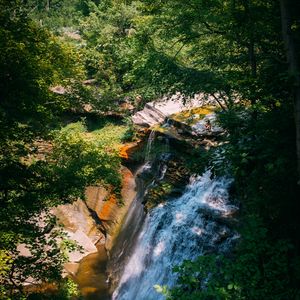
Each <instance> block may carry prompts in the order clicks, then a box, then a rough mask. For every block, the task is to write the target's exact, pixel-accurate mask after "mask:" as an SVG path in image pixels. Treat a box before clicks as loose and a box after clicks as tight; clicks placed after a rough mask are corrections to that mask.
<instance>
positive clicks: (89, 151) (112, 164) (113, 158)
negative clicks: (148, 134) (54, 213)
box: [53, 122, 122, 197]
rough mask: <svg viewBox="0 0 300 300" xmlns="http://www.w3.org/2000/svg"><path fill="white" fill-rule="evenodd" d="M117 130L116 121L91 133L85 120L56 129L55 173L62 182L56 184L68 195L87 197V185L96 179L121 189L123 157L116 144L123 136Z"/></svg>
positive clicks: (58, 180)
mask: <svg viewBox="0 0 300 300" xmlns="http://www.w3.org/2000/svg"><path fill="white" fill-rule="evenodd" d="M117 133H118V129H116V128H115V127H114V126H112V125H107V126H105V127H104V128H102V129H100V130H97V131H94V132H93V133H88V132H87V131H86V127H85V126H84V124H83V123H82V122H77V123H71V124H69V125H67V126H66V127H64V128H63V129H62V130H61V131H59V132H57V133H56V137H55V139H54V149H53V160H54V162H55V163H54V165H53V174H56V176H57V178H55V179H54V180H55V181H56V182H57V183H59V185H58V186H57V185H56V188H62V191H61V192H63V191H64V193H65V197H68V196H69V195H70V194H73V195H74V196H77V197H80V196H81V197H83V192H84V187H85V186H87V185H88V184H96V183H98V184H99V183H102V184H110V185H112V187H113V188H115V189H116V191H119V189H120V175H119V173H118V171H119V169H120V159H119V157H118V151H117V150H118V149H116V148H114V146H115V147H116V144H115V143H116V142H117V141H118V139H120V137H121V136H122V133H120V136H119V138H118V136H117ZM99 181H100V182H99ZM53 190H55V188H54V189H53ZM70 191H72V193H71V192H70Z"/></svg>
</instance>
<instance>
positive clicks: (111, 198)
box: [85, 167, 136, 249]
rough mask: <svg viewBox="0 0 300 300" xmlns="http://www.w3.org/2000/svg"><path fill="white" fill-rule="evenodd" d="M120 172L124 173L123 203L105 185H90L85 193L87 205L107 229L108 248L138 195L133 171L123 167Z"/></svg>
mask: <svg viewBox="0 0 300 300" xmlns="http://www.w3.org/2000/svg"><path fill="white" fill-rule="evenodd" d="M120 172H121V175H122V188H121V197H122V202H123V203H122V204H120V203H119V202H118V199H117V198H116V195H115V194H111V193H110V191H108V190H106V189H105V188H103V187H97V186H92V187H88V188H87V189H86V193H85V195H86V204H87V206H88V207H89V208H90V209H91V210H93V211H94V212H95V213H96V214H97V216H98V218H99V220H100V221H101V224H102V227H103V228H104V229H105V232H106V243H105V244H106V248H107V249H111V247H112V245H113V243H114V239H115V237H116V235H117V233H118V232H119V230H120V228H121V225H122V222H123V220H124V218H125V216H126V213H127V211H128V208H129V206H130V204H131V203H132V201H133V200H134V198H135V195H136V191H135V186H136V185H135V179H134V176H133V174H132V173H131V171H130V170H129V169H127V168H125V167H122V168H121V171H120Z"/></svg>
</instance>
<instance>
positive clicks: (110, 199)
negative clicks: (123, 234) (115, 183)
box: [52, 167, 136, 275]
mask: <svg viewBox="0 0 300 300" xmlns="http://www.w3.org/2000/svg"><path fill="white" fill-rule="evenodd" d="M120 172H121V174H122V189H121V197H122V203H120V200H121V199H120V200H118V199H117V198H116V196H115V195H114V194H113V193H112V192H111V191H110V190H109V189H106V188H104V187H103V186H90V187H88V188H87V189H86V192H85V198H86V199H85V201H83V200H81V199H79V200H77V201H75V202H73V203H72V204H64V205H59V206H57V207H55V208H54V209H53V210H52V213H53V214H54V215H55V216H56V218H57V221H58V223H59V224H60V225H62V226H63V228H64V231H65V232H66V233H67V235H68V237H69V239H70V240H73V241H75V242H77V244H78V245H79V246H80V247H81V250H80V251H79V250H76V251H73V252H71V253H69V262H68V263H66V264H65V270H66V271H67V272H68V273H70V274H73V275H74V274H75V273H76V272H77V270H78V267H79V262H80V261H81V260H82V259H83V258H84V257H86V256H87V255H90V254H92V253H96V252H97V251H98V250H99V249H103V247H105V249H106V250H107V251H109V250H110V249H111V248H112V246H113V244H114V240H115V237H116V235H117V233H118V232H119V230H120V228H121V225H122V222H123V220H124V218H125V216H126V213H127V210H128V208H129V206H130V204H131V203H132V201H133V200H134V198H135V196H136V191H135V187H136V186H135V178H134V176H133V174H132V173H131V171H130V170H129V169H127V168H125V167H122V168H121V170H120ZM101 251H102V250H101Z"/></svg>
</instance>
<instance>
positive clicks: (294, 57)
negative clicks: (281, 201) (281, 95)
mask: <svg viewBox="0 0 300 300" xmlns="http://www.w3.org/2000/svg"><path fill="white" fill-rule="evenodd" d="M280 7H281V22H282V34H283V40H284V43H285V47H286V57H287V60H288V64H289V76H290V82H291V90H292V94H293V98H294V106H295V124H296V147H297V165H298V184H299V185H300V38H299V36H300V25H299V24H300V12H299V11H300V5H299V3H298V2H296V1H290V0H281V1H280Z"/></svg>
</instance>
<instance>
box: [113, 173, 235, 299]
mask: <svg viewBox="0 0 300 300" xmlns="http://www.w3.org/2000/svg"><path fill="white" fill-rule="evenodd" d="M229 185H230V180H229V179H226V178H218V179H211V173H210V171H207V172H205V173H204V174H203V175H202V176H200V177H197V178H192V179H191V183H190V184H189V186H188V187H187V188H186V191H185V193H184V194H183V195H182V196H181V197H179V198H177V199H175V200H172V201H169V202H166V203H165V204H160V205H159V206H158V207H156V208H154V209H152V210H151V211H150V212H149V213H148V214H147V216H146V219H145V221H144V224H143V227H142V230H141V232H140V234H139V236H138V238H137V241H136V246H135V248H134V249H133V251H131V255H130V258H129V260H128V261H127V264H126V266H125V268H124V271H123V274H122V276H121V278H120V280H119V285H118V287H117V289H116V290H115V292H114V293H113V296H112V298H113V299H114V300H158V299H164V296H163V295H161V294H159V293H157V292H156V290H155V288H154V285H157V284H158V285H167V286H169V287H171V286H172V285H173V284H174V283H175V281H176V275H175V274H174V273H173V272H172V268H173V267H174V266H176V265H180V264H181V263H182V262H183V261H184V260H186V259H189V260H193V259H195V258H196V257H198V256H199V255H201V254H205V253H207V252H211V251H214V252H218V253H220V252H226V251H228V250H229V249H230V247H231V245H232V243H233V242H234V240H236V239H237V237H238V236H237V234H236V233H235V232H233V231H232V230H230V228H229V227H228V226H227V225H224V219H226V217H227V216H228V215H229V214H230V213H231V212H232V211H235V210H237V207H235V206H233V205H230V204H229V203H228V190H227V189H228V187H229ZM221 221H222V222H221ZM225 223H226V222H225Z"/></svg>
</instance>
